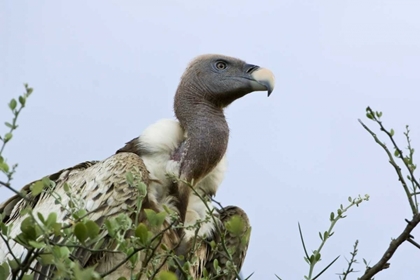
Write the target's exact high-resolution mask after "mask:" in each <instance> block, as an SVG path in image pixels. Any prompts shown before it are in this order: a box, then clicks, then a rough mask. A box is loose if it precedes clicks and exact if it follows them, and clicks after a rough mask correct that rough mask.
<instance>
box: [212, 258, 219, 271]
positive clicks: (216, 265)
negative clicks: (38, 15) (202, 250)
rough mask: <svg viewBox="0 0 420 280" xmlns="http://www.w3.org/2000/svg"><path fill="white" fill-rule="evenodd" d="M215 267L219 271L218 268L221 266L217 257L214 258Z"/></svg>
mask: <svg viewBox="0 0 420 280" xmlns="http://www.w3.org/2000/svg"><path fill="white" fill-rule="evenodd" d="M213 268H214V270H216V271H217V269H218V268H219V261H218V260H217V259H214V261H213Z"/></svg>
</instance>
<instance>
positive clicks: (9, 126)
mask: <svg viewBox="0 0 420 280" xmlns="http://www.w3.org/2000/svg"><path fill="white" fill-rule="evenodd" d="M4 124H5V125H6V126H7V127H8V128H11V129H14V128H15V127H14V126H13V125H12V124H11V123H9V122H5V123H4Z"/></svg>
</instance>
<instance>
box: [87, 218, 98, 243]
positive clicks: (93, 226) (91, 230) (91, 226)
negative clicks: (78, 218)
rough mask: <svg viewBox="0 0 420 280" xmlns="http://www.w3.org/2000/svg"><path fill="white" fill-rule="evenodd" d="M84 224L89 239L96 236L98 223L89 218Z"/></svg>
mask: <svg viewBox="0 0 420 280" xmlns="http://www.w3.org/2000/svg"><path fill="white" fill-rule="evenodd" d="M85 225H86V229H87V231H88V236H89V238H90V239H94V238H96V237H97V236H98V234H99V226H98V224H97V223H95V222H94V221H91V220H89V221H87V222H86V223H85Z"/></svg>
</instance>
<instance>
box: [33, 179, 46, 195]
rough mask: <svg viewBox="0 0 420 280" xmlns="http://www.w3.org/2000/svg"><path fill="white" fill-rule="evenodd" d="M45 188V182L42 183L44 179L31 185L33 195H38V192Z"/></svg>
mask: <svg viewBox="0 0 420 280" xmlns="http://www.w3.org/2000/svg"><path fill="white" fill-rule="evenodd" d="M43 189H44V184H43V183H42V181H36V182H35V183H34V184H33V185H32V186H31V191H32V195H33V196H37V195H38V194H40V193H41V192H42V190H43Z"/></svg>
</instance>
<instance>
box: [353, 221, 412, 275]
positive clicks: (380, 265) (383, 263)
mask: <svg viewBox="0 0 420 280" xmlns="http://www.w3.org/2000/svg"><path fill="white" fill-rule="evenodd" d="M419 222H420V214H416V215H414V217H413V219H412V220H411V221H409V222H408V224H407V226H406V227H405V229H404V231H403V232H402V233H401V234H400V236H398V237H397V238H396V239H394V240H392V241H391V244H390V245H389V247H388V249H387V250H386V251H385V253H384V255H383V256H382V258H381V259H380V260H379V262H377V263H376V264H375V265H374V266H373V267H371V268H368V269H367V270H366V272H365V274H363V276H362V277H360V278H359V280H370V279H371V278H372V277H373V276H374V275H376V274H377V273H378V272H380V271H381V270H383V269H386V268H388V267H389V263H388V261H389V260H390V259H391V258H392V255H394V253H395V251H397V249H398V247H399V246H400V245H401V244H402V243H403V242H404V241H408V240H409V239H411V231H412V230H413V229H414V228H415V227H416V226H417V225H418V223H419Z"/></svg>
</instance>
